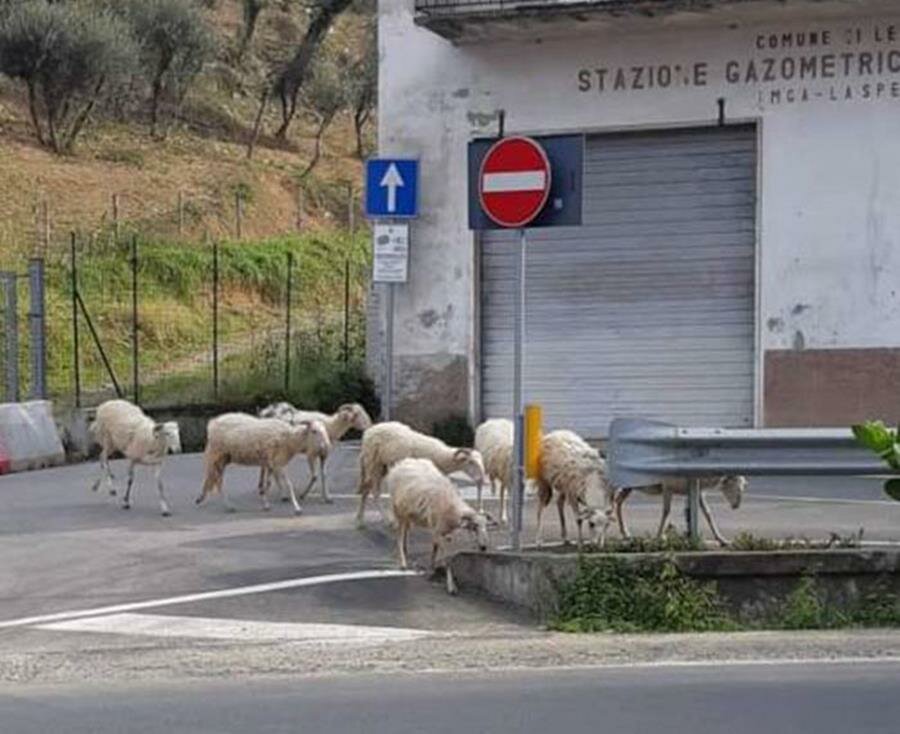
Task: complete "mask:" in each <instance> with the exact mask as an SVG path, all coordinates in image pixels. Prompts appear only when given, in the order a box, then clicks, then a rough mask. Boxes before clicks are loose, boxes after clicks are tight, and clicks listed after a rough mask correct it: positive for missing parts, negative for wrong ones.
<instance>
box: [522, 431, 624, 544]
mask: <svg viewBox="0 0 900 734" xmlns="http://www.w3.org/2000/svg"><path fill="white" fill-rule="evenodd" d="M537 485H538V512H537V525H538V527H537V538H536V540H535V544H536V545H537V546H540V545H541V544H542V542H543V524H542V516H543V512H544V508H545V507H546V506H547V505H549V504H550V499H551V498H552V496H553V492H554V491H555V492H556V493H557V499H556V507H557V510H558V511H559V525H560V528H561V530H562V540H563V543H568V538H567V537H566V517H565V504H566V502H568V503H569V506H570V507H571V508H572V512H573V513H574V514H575V520H576V523H577V524H578V547H579V548H581V545H582V532H581V525H582V523H583V522H585V521H587V523H588V525H589V526H590V527H591V530H592V531H593V538H592V540H593V542H594V543H595V544H597V543H598V541H599V545H601V546H602V545H603V544H604V543H605V542H606V529H607V527H608V526H609V524H610V522H611V517H610V514H611V512H612V509H611V507H610V503H611V500H612V495H613V492H612V487H611V486H610V485H609V483H608V482H607V479H606V462H605V461H603V459H602V458H601V457H600V453H599V452H598V451H597V450H596V449H593V448H591V447H590V446H589V445H588V444H587V443H586V442H585V441H584V439H582V438H581V437H580V436H578V435H577V434H575V433H573V432H572V431H553V432H552V433H548V434H547V435H546V436H544V437H543V438H542V439H541V457H540V461H539V471H538V478H537ZM598 492H599V493H600V494H599V495H597V493H598ZM589 494H590V495H591V496H592V497H591V498H593V496H598V497H599V499H600V500H601V501H602V502H603V503H604V505H605V507H604V508H603V509H600V508H597V507H595V506H592V505H591V504H590V503H589Z"/></svg>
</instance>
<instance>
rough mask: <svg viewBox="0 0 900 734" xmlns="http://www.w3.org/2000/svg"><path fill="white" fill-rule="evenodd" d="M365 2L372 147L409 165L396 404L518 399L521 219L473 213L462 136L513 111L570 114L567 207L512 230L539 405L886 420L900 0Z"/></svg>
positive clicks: (563, 124)
mask: <svg viewBox="0 0 900 734" xmlns="http://www.w3.org/2000/svg"><path fill="white" fill-rule="evenodd" d="M892 10H893V11H894V12H895V13H896V15H897V17H892V16H891V11H892ZM379 21H380V22H379V31H380V52H381V70H380V103H379V104H380V109H379V144H380V153H381V154H382V155H405V156H414V157H418V158H420V160H421V178H422V182H421V187H422V190H421V197H420V207H421V216H420V217H419V218H418V219H417V220H415V221H414V222H413V224H412V230H411V251H412V253H411V263H410V282H409V284H408V285H405V286H400V287H399V288H398V290H397V292H396V311H395V313H396V325H395V332H394V350H395V361H394V364H395V370H396V378H395V414H396V415H398V416H399V417H401V418H404V419H406V420H409V421H411V422H414V423H417V424H419V425H422V426H424V427H430V425H431V423H432V421H434V420H436V419H440V418H443V417H446V416H447V415H450V414H464V415H468V416H469V418H470V419H471V420H472V421H473V422H477V421H478V420H480V419H482V418H483V417H486V416H494V415H510V414H511V411H512V405H511V402H512V401H511V382H512V368H511V335H512V322H511V321H512V304H511V285H512V283H511V277H512V254H513V241H512V237H509V236H507V235H506V233H503V234H502V235H497V234H495V233H491V234H484V235H476V234H475V233H473V232H471V231H470V230H469V229H468V226H467V216H466V211H467V201H468V196H467V163H466V150H467V144H468V142H469V141H470V140H471V139H473V138H477V137H484V136H491V135H496V134H497V125H498V112H499V111H500V110H504V111H505V120H506V123H505V125H506V133H507V134H514V133H516V134H518V133H522V134H543V133H550V132H553V133H558V132H565V133H572V132H579V133H584V134H585V135H586V153H585V168H584V217H583V226H581V227H577V228H560V229H542V230H532V231H531V232H530V234H529V238H530V239H529V247H528V264H527V279H528V286H527V287H528V295H527V318H528V329H527V339H526V367H525V369H526V398H527V400H528V401H530V402H538V403H541V404H542V405H543V406H544V409H545V419H546V423H547V424H548V425H550V426H551V427H557V426H567V427H572V428H575V429H576V430H579V431H582V432H584V433H585V434H586V435H589V436H593V437H599V436H603V435H605V433H606V429H607V426H608V423H609V420H610V418H611V417H612V416H614V415H626V414H627V415H643V416H647V417H656V418H660V419H665V420H670V421H674V422H678V423H683V424H695V425H726V426H754V425H755V426H763V425H767V426H782V425H846V424H847V423H848V422H850V421H853V420H857V419H860V418H864V417H876V416H877V417H883V418H885V419H890V420H896V419H898V418H900V295H898V291H900V252H898V243H900V3H898V2H896V1H888V0H853V1H851V0H845V1H842V0H817V1H813V0H704V1H703V2H700V1H699V0H634V1H628V0H593V1H592V0H581V1H579V2H567V1H566V0H529V1H528V2H522V3H517V2H515V0H513V1H512V2H508V1H504V2H502V3H501V2H500V0H480V1H478V2H475V1H474V0H380V8H379ZM720 113H721V115H720ZM374 314H375V316H376V318H374V319H373V323H372V328H371V329H370V354H371V356H372V357H373V359H374V360H375V361H377V360H378V357H379V354H380V350H382V349H383V343H384V323H385V318H384V299H376V301H375V303H374ZM379 327H380V328H379Z"/></svg>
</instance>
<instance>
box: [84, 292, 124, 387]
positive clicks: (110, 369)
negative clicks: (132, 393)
mask: <svg viewBox="0 0 900 734" xmlns="http://www.w3.org/2000/svg"><path fill="white" fill-rule="evenodd" d="M75 300H76V301H77V302H78V306H79V307H80V308H81V313H82V315H83V316H84V321H85V323H86V324H87V326H88V331H89V332H90V333H91V338H92V339H93V340H94V344H95V345H96V347H97V351H98V352H99V353H100V359H101V360H102V361H103V366H104V367H105V368H106V374H108V375H109V379H110V380H112V384H113V387H114V388H115V391H116V397H117V398H124V397H125V393H124V392H123V391H122V386H121V385H120V384H119V380H118V379H116V373H115V372H114V371H113V367H112V364H111V363H110V361H109V357H107V356H106V350H105V349H104V348H103V342H101V341H100V336H99V335H98V334H97V329H95V328H94V322H93V321H91V315H90V313H88V310H87V306H85V305H84V301H83V300H82V298H81V294H80V293H79V292H78V291H75Z"/></svg>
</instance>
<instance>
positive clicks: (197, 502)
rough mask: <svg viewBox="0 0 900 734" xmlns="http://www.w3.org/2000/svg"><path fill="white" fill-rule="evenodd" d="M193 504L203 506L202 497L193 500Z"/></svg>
mask: <svg viewBox="0 0 900 734" xmlns="http://www.w3.org/2000/svg"><path fill="white" fill-rule="evenodd" d="M194 504H195V505H202V504H203V497H198V498H197V499H195V500H194Z"/></svg>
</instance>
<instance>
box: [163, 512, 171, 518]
mask: <svg viewBox="0 0 900 734" xmlns="http://www.w3.org/2000/svg"><path fill="white" fill-rule="evenodd" d="M162 516H163V517H172V511H171V510H163V511H162Z"/></svg>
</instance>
